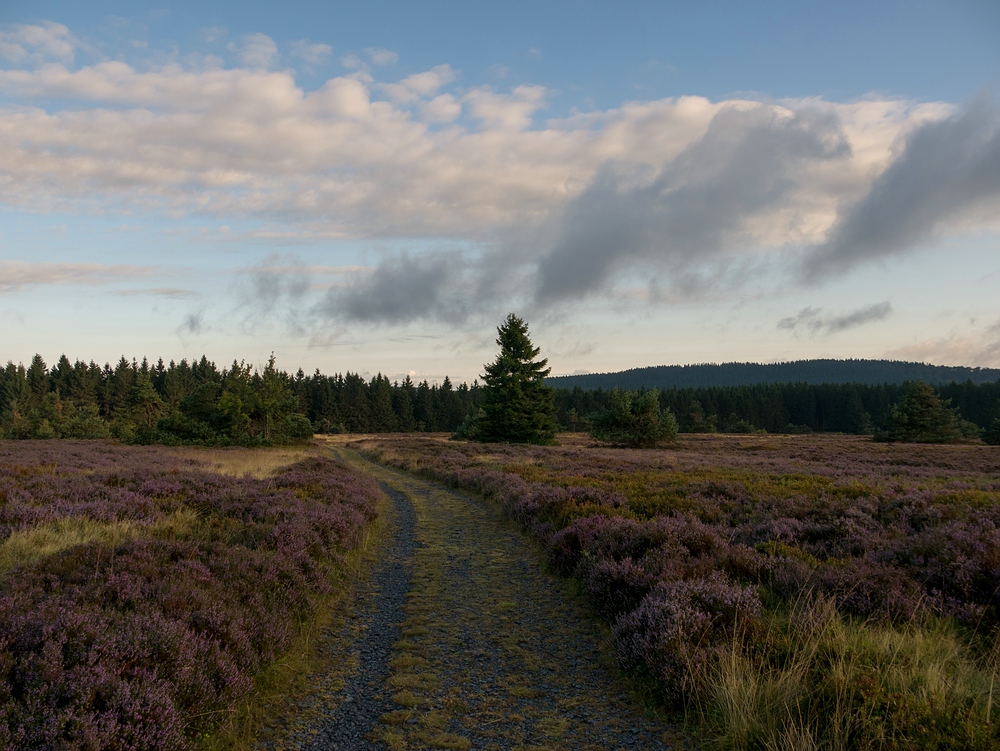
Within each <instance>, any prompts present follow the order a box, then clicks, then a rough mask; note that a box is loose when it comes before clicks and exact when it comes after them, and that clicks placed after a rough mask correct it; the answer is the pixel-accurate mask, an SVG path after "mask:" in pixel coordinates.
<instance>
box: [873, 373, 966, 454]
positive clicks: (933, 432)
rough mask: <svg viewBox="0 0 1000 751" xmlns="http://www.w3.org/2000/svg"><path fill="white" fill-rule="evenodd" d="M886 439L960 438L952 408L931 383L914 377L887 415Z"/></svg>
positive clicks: (945, 440)
mask: <svg viewBox="0 0 1000 751" xmlns="http://www.w3.org/2000/svg"><path fill="white" fill-rule="evenodd" d="M885 438H886V439H887V440H889V441H902V442H906V443H951V442H953V441H957V440H959V439H960V438H962V432H961V430H960V428H959V419H958V415H957V414H956V410H954V409H950V408H949V401H948V400H944V401H942V400H941V398H940V397H939V396H938V395H937V392H936V391H934V389H933V387H931V386H930V385H929V384H926V383H924V382H923V381H914V382H913V383H911V384H910V385H909V387H907V389H906V393H905V394H904V395H903V398H902V399H900V400H899V402H898V403H897V404H896V405H895V406H893V408H892V411H891V412H890V415H889V431H888V433H887V434H886V436H885Z"/></svg>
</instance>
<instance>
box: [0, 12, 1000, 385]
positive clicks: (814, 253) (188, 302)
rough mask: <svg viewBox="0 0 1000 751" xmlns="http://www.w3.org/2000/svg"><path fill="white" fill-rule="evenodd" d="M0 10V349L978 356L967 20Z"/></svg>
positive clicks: (373, 362) (471, 366) (977, 190)
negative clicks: (529, 345)
mask: <svg viewBox="0 0 1000 751" xmlns="http://www.w3.org/2000/svg"><path fill="white" fill-rule="evenodd" d="M338 5H339V4H328V3H281V4H275V3H263V2H240V3H237V2H214V3H211V2H208V3H206V2H200V3H194V2H175V3H171V4H169V5H165V6H163V7H159V8H156V7H153V8H152V9H151V8H150V6H149V5H147V4H138V3H127V2H101V1H100V0H98V1H96V2H89V3H85V4H81V3H69V2H46V1H45V0H35V1H34V2H30V3H29V2H19V0H8V2H6V3H5V4H4V5H3V7H2V8H0V316H2V317H3V320H4V321H5V323H4V325H3V327H2V328H0V358H2V359H4V360H6V359H12V360H14V361H26V360H27V359H29V358H30V357H31V355H32V354H33V353H34V352H36V351H37V352H41V353H42V355H43V356H44V357H45V358H46V359H47V360H49V361H50V362H51V361H53V360H54V359H55V358H56V357H58V355H59V354H61V353H63V352H65V353H66V354H68V355H69V356H70V357H71V358H76V357H79V358H84V359H91V358H93V359H96V360H98V361H100V362H103V361H105V360H112V361H113V360H116V359H117V358H118V357H119V356H121V355H122V354H124V355H126V356H127V357H133V356H134V357H139V358H141V357H142V356H144V355H147V356H150V357H156V356H164V357H165V358H177V359H179V358H180V357H185V356H186V357H193V356H200V355H201V354H202V353H205V354H207V355H208V356H209V357H211V358H213V359H216V360H218V361H220V362H228V361H230V360H232V359H233V358H239V359H243V358H246V359H248V360H250V361H251V362H260V361H263V360H265V359H266V357H267V355H268V354H269V353H270V352H271V351H274V352H275V353H276V354H277V356H278V358H279V363H280V364H282V365H283V366H285V367H287V368H292V369H294V368H297V367H300V366H301V367H303V368H305V369H307V370H312V369H313V368H317V367H318V368H320V369H322V370H324V371H327V372H331V371H335V370H340V371H342V370H347V369H350V370H353V371H361V372H363V373H369V374H374V373H375V372H377V371H381V372H384V373H388V374H389V375H390V376H391V377H401V376H402V375H404V374H405V373H408V372H410V373H412V374H413V375H414V376H416V377H419V378H423V377H428V378H431V379H440V378H441V377H443V375H444V374H445V373H450V374H452V376H453V377H455V376H457V377H459V378H464V379H471V378H473V377H475V376H476V374H477V373H478V372H480V369H481V366H482V363H484V362H486V361H488V360H489V359H491V357H492V353H493V347H494V345H493V342H492V338H493V328H494V326H495V325H496V323H497V322H498V321H499V320H500V319H501V318H502V317H503V315H504V314H505V313H506V312H507V311H508V310H511V309H514V310H517V311H519V312H521V313H522V314H523V315H525V316H526V317H527V318H528V320H529V323H530V324H531V326H532V331H533V332H534V335H535V338H536V341H537V342H538V343H539V344H540V345H541V346H542V347H543V350H544V351H545V353H546V354H548V355H549V356H550V359H551V361H552V364H553V367H554V370H555V372H558V373H572V372H577V371H600V370H612V369H620V368H626V367H635V366H641V365H650V364H660V363H676V362H681V363H683V362H703V361H730V360H754V361H774V360H783V359H797V358H803V357H819V356H829V357H896V358H901V359H918V360H926V361H930V362H940V363H958V364H972V365H989V366H1000V303H998V302H997V299H996V298H1000V295H997V294H996V292H995V290H996V289H997V288H998V283H1000V221H998V219H997V217H1000V211H998V209H1000V115H998V110H997V100H996V86H997V82H998V80H1000V5H998V4H997V3H995V2H987V1H985V0H984V1H983V2H974V1H971V0H970V1H968V2H950V3H945V2H882V3H879V2H865V3H861V2H858V3H855V2H846V3H819V2H794V3H793V2H757V3H748V2H731V3H712V4H685V6H684V7H681V4H670V3H662V2H659V3H652V2H650V3H646V2H634V3H615V4H610V3H579V2H574V3H569V2H549V3H537V2H535V3H527V2H509V3H503V4H498V3H468V2H447V3H445V2H437V3H405V2H398V3H355V4H344V5H343V7H338Z"/></svg>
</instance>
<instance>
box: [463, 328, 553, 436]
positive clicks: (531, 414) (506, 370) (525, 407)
mask: <svg viewBox="0 0 1000 751" xmlns="http://www.w3.org/2000/svg"><path fill="white" fill-rule="evenodd" d="M497 333H498V336H497V344H498V345H500V354H498V355H497V359H496V360H494V361H493V362H492V363H490V364H489V365H486V366H485V368H486V374H485V375H484V376H483V397H482V403H481V404H482V411H481V412H480V414H479V416H478V417H477V418H476V424H475V426H474V429H473V430H472V431H471V435H470V437H473V438H475V439H476V440H479V441H483V442H486V443H540V444H547V443H553V442H554V439H555V434H556V406H555V391H554V390H553V389H552V388H550V387H549V386H546V385H545V376H547V375H548V374H549V371H550V370H551V368H548V367H546V366H547V365H548V362H549V361H548V360H547V359H543V360H535V358H536V357H538V353H539V349H538V347H535V346H534V345H533V344H532V343H531V339H529V338H528V324H527V323H525V322H524V320H523V319H521V318H518V317H517V316H516V315H514V314H513V313H511V314H510V315H508V316H507V318H506V320H505V321H504V322H503V325H501V326H500V327H499V328H497Z"/></svg>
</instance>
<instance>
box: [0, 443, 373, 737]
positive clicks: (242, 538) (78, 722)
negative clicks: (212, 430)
mask: <svg viewBox="0 0 1000 751" xmlns="http://www.w3.org/2000/svg"><path fill="white" fill-rule="evenodd" d="M218 458H219V457H213V460H215V459H218ZM299 459H300V460H299V461H295V462H294V463H287V466H282V467H277V468H275V470H276V471H274V472H273V473H272V474H270V475H269V476H266V477H260V478H255V477H251V476H249V475H246V476H231V475H224V474H220V473H218V472H216V471H213V470H212V469H211V468H208V467H206V466H205V465H203V464H202V463H201V462H199V461H197V460H195V459H186V460H184V459H182V458H180V457H179V456H178V455H177V454H176V453H174V450H172V449H165V448H153V447H123V446H114V445H112V444H110V443H109V442H107V441H87V442H83V441H58V442H57V441H36V442H30V443H27V442H25V443H14V442H10V441H5V442H4V443H3V450H2V453H0V748H4V749H7V748H11V749H13V748H48V749H56V748H60V749H126V750H133V751H150V750H153V749H156V750H157V751H160V750H166V749H189V748H192V747H194V746H195V744H196V742H199V743H205V742H206V736H210V737H211V736H212V734H213V733H216V732H217V731H218V730H219V728H220V727H225V726H226V725H227V724H228V723H232V722H233V721H234V718H236V717H237V716H238V715H237V710H238V709H239V707H241V706H243V705H244V704H245V700H246V699H247V697H248V696H249V695H250V693H251V691H252V690H253V689H254V687H255V680H259V679H260V677H261V676H262V675H264V674H266V672H267V670H268V667H269V665H271V664H272V663H274V661H275V660H276V659H278V658H279V657H281V656H282V655H283V653H285V652H286V651H287V650H288V649H289V648H290V646H291V645H292V644H293V642H295V641H296V640H297V639H298V638H299V634H300V632H301V631H302V629H304V628H306V627H307V625H308V624H309V623H310V622H311V621H312V619H314V618H315V617H316V616H317V613H318V611H319V609H320V608H328V607H329V605H330V603H331V602H332V599H331V598H332V597H333V596H334V594H335V593H336V590H337V588H338V586H340V584H339V583H338V582H340V581H341V579H340V578H339V574H338V572H339V571H340V569H341V567H342V565H343V561H344V557H345V555H348V554H349V551H352V550H353V549H354V548H355V547H356V546H357V545H358V544H359V542H360V541H361V540H362V539H363V535H364V534H365V530H366V528H367V526H368V524H369V523H370V522H371V521H372V520H373V519H374V518H375V515H376V512H377V506H378V503H379V500H380V498H382V496H381V493H380V491H379V490H378V488H377V486H376V485H375V484H374V482H373V481H371V480H370V479H368V478H366V477H362V476H359V475H357V474H355V473H353V472H351V471H350V470H348V469H347V468H345V467H344V466H343V465H341V464H339V463H336V462H334V461H331V460H328V459H322V458H317V457H312V458H309V457H306V458H303V456H299Z"/></svg>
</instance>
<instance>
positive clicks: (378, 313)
mask: <svg viewBox="0 0 1000 751" xmlns="http://www.w3.org/2000/svg"><path fill="white" fill-rule="evenodd" d="M467 268H468V267H467V263H466V261H465V259H464V258H463V257H462V255H461V254H460V253H456V252H439V253H425V254H422V255H421V256H419V257H412V256H410V255H409V254H405V253H404V254H401V255H398V256H394V257H391V258H388V259H386V260H384V261H383V262H382V263H381V264H379V265H378V266H377V267H376V268H375V270H374V271H372V272H371V273H370V274H369V275H367V276H365V277H361V278H358V279H357V280H356V281H354V283H352V284H350V285H349V286H347V287H346V288H340V289H331V290H330V291H329V292H328V293H327V294H326V296H325V297H324V299H323V301H322V303H321V304H320V306H319V312H320V313H322V314H323V315H325V316H327V317H330V318H335V319H337V320H342V321H356V322H359V323H407V322H409V321H415V320H420V319H438V320H445V321H451V322H460V321H463V320H464V319H465V318H466V317H467V316H468V314H469V310H470V308H471V306H472V305H474V303H475V301H474V300H473V299H471V297H472V296H471V295H470V294H469V293H470V291H471V290H470V289H469V286H468V281H467V280H466V279H465V278H464V277H465V276H466V271H467Z"/></svg>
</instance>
